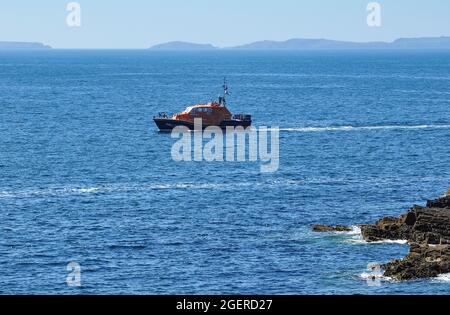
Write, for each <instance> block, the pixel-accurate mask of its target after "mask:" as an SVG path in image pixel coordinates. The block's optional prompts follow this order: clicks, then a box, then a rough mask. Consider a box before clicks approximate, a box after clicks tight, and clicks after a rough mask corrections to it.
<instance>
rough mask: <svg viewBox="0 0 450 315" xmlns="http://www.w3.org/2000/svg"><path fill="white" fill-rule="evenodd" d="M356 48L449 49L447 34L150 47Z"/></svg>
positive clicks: (201, 49) (180, 43)
mask: <svg viewBox="0 0 450 315" xmlns="http://www.w3.org/2000/svg"><path fill="white" fill-rule="evenodd" d="M219 49H221V50H251V51H255V50H298V51H299V50H351V49H354V50H357V49H362V50H364V49H371V50H372V49H450V37H423V38H400V39H397V40H395V41H393V42H364V43H359V42H347V41H337V40H329V39H301V38H297V39H290V40H286V41H269V40H266V41H259V42H254V43H250V44H246V45H241V46H236V47H225V48H218V47H215V46H213V45H211V44H195V43H187V42H169V43H165V44H159V45H156V46H153V47H150V50H153V51H194V50H195V51H211V50H219Z"/></svg>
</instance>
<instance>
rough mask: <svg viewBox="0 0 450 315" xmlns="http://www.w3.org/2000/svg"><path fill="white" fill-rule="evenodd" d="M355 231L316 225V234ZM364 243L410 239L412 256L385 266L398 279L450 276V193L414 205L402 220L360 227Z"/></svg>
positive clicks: (387, 274)
mask: <svg viewBox="0 0 450 315" xmlns="http://www.w3.org/2000/svg"><path fill="white" fill-rule="evenodd" d="M341 228H346V229H344V230H345V231H349V230H351V229H350V228H348V227H342V226H338V227H330V226H323V225H315V226H313V229H314V231H317V232H330V231H340V230H341ZM360 228H361V233H362V236H363V238H364V240H366V241H368V242H376V241H383V240H407V241H408V243H409V244H410V252H409V254H408V255H407V256H406V257H405V258H404V259H401V260H394V261H392V262H390V263H387V264H385V265H384V266H382V267H383V269H384V270H385V273H384V275H385V276H387V277H392V278H394V279H398V280H411V279H418V278H430V277H436V276H438V275H440V274H444V273H450V190H449V191H448V192H447V194H446V195H445V196H444V197H441V198H438V199H436V200H430V201H428V202H427V207H420V206H414V207H413V208H411V209H410V210H409V211H408V212H407V213H405V214H403V215H401V216H400V217H398V218H395V217H386V218H383V219H381V220H379V221H377V222H376V223H375V224H365V225H360Z"/></svg>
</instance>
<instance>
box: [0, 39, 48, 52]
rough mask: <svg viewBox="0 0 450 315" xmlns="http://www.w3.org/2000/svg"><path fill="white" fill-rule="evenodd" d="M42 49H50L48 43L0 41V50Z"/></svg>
mask: <svg viewBox="0 0 450 315" xmlns="http://www.w3.org/2000/svg"><path fill="white" fill-rule="evenodd" d="M42 49H51V47H50V46H48V45H44V44H42V43H29V42H2V41H0V50H42Z"/></svg>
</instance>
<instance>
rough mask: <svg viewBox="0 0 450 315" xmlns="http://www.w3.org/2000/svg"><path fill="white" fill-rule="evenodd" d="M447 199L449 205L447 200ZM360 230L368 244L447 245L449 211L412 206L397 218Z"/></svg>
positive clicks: (449, 222)
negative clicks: (379, 242) (402, 242)
mask: <svg viewBox="0 0 450 315" xmlns="http://www.w3.org/2000/svg"><path fill="white" fill-rule="evenodd" d="M447 199H448V200H447V201H450V197H447ZM429 204H430V205H433V206H438V205H447V203H445V202H444V201H439V200H435V201H430V202H429ZM448 205H450V203H449V204H448ZM360 228H361V233H362V236H363V238H364V239H365V240H366V241H368V242H376V241H383V240H407V241H408V242H410V243H425V244H434V245H438V244H450V207H449V208H424V207H420V206H415V207H413V208H412V209H411V210H409V211H408V213H406V214H404V215H402V216H400V217H399V218H392V217H387V218H384V219H381V220H379V221H378V222H376V223H375V224H373V225H361V226H360Z"/></svg>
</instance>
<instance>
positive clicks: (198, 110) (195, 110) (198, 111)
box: [189, 108, 213, 115]
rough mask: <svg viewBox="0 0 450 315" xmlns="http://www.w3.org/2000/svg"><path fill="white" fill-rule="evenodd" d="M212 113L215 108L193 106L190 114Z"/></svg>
mask: <svg viewBox="0 0 450 315" xmlns="http://www.w3.org/2000/svg"><path fill="white" fill-rule="evenodd" d="M202 113H205V114H212V113H213V110H212V109H211V108H192V109H191V111H190V112H189V114H191V115H196V114H202Z"/></svg>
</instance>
